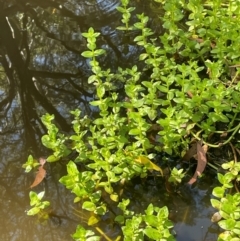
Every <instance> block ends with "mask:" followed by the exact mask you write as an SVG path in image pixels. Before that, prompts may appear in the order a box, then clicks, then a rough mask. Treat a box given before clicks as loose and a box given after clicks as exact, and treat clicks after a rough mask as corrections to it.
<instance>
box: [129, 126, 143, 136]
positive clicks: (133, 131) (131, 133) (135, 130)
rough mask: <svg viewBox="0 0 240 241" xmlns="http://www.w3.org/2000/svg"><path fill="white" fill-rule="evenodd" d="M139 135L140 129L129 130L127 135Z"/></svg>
mask: <svg viewBox="0 0 240 241" xmlns="http://www.w3.org/2000/svg"><path fill="white" fill-rule="evenodd" d="M140 133H141V130H140V129H137V128H135V129H131V130H130V131H129V135H133V136H136V135H139V134H140Z"/></svg>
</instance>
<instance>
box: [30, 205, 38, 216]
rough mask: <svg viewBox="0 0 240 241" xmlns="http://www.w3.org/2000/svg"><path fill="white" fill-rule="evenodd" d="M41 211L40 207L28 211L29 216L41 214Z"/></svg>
mask: <svg viewBox="0 0 240 241" xmlns="http://www.w3.org/2000/svg"><path fill="white" fill-rule="evenodd" d="M39 211H40V208H39V207H34V208H31V209H30V210H28V211H27V215H29V216H34V215H36V214H37V213H39Z"/></svg>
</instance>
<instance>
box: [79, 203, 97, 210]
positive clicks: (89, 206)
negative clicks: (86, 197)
mask: <svg viewBox="0 0 240 241" xmlns="http://www.w3.org/2000/svg"><path fill="white" fill-rule="evenodd" d="M82 208H83V209H86V210H88V211H94V210H95V209H96V205H95V204H94V203H92V202H89V201H85V202H84V203H83V205H82Z"/></svg>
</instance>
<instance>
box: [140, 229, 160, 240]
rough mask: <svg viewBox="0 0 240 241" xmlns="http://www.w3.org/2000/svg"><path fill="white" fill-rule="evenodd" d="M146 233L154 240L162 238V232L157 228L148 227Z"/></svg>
mask: <svg viewBox="0 0 240 241" xmlns="http://www.w3.org/2000/svg"><path fill="white" fill-rule="evenodd" d="M144 233H145V234H146V235H147V236H148V237H149V238H151V239H153V240H159V239H160V238H161V237H162V234H161V232H159V230H157V229H155V228H151V227H146V228H145V230H144Z"/></svg>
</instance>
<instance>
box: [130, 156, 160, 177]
mask: <svg viewBox="0 0 240 241" xmlns="http://www.w3.org/2000/svg"><path fill="white" fill-rule="evenodd" d="M134 161H135V162H137V163H140V164H142V165H144V166H146V167H147V169H149V170H155V171H159V172H160V173H161V175H162V176H163V171H162V169H161V168H160V167H159V166H157V165H156V164H154V163H153V162H151V161H150V160H149V159H148V158H147V157H145V156H139V157H138V158H136V159H135V160H134Z"/></svg>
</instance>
